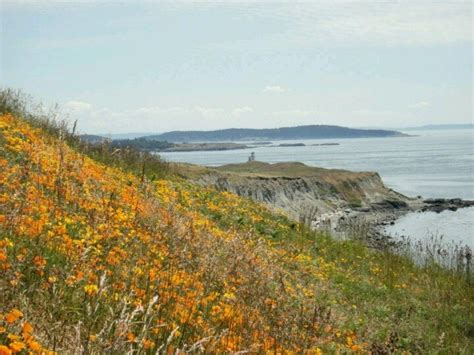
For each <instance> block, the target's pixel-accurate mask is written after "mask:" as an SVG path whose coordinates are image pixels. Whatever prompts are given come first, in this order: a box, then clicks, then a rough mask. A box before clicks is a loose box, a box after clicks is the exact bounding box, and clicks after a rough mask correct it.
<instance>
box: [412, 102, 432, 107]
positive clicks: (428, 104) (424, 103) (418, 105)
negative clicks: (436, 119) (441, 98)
mask: <svg viewBox="0 0 474 355" xmlns="http://www.w3.org/2000/svg"><path fill="white" fill-rule="evenodd" d="M429 106H431V104H430V103H429V102H428V101H420V102H417V103H416V104H414V105H412V106H411V107H412V108H425V107H429Z"/></svg>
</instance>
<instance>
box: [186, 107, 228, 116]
mask: <svg viewBox="0 0 474 355" xmlns="http://www.w3.org/2000/svg"><path fill="white" fill-rule="evenodd" d="M193 110H194V112H197V113H199V114H200V115H201V116H203V117H215V116H218V115H222V114H223V113H224V110H223V109H221V108H213V107H202V106H196V107H194V109H193Z"/></svg>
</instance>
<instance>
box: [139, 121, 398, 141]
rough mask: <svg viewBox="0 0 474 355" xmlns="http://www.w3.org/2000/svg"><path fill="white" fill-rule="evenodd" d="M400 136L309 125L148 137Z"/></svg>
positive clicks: (177, 133)
mask: <svg viewBox="0 0 474 355" xmlns="http://www.w3.org/2000/svg"><path fill="white" fill-rule="evenodd" d="M402 135H403V133H400V132H397V131H388V130H381V129H354V128H347V127H339V126H327V125H311V126H297V127H283V128H271V129H249V128H231V129H223V130H216V131H173V132H167V133H163V134H159V135H154V136H148V137H147V139H156V140H160V141H168V142H198V141H201V142H210V141H244V140H286V139H325V138H367V137H396V136H402Z"/></svg>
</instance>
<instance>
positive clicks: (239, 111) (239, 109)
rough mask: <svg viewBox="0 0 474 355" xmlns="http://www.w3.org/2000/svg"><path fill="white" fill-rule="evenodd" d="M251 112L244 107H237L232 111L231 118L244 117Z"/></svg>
mask: <svg viewBox="0 0 474 355" xmlns="http://www.w3.org/2000/svg"><path fill="white" fill-rule="evenodd" d="M250 112H253V108H251V107H248V106H244V107H237V108H235V109H233V110H232V116H235V117H239V116H241V115H244V114H246V113H250Z"/></svg>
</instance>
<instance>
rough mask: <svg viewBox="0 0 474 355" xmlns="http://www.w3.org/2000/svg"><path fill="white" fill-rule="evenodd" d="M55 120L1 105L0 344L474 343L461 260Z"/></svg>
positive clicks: (37, 347)
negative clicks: (391, 244)
mask: <svg viewBox="0 0 474 355" xmlns="http://www.w3.org/2000/svg"><path fill="white" fill-rule="evenodd" d="M39 126H41V127H43V128H42V129H40V128H37V127H39ZM44 127H47V125H45V124H43V125H41V124H38V121H36V122H35V121H31V120H29V121H27V120H25V119H22V118H19V117H14V116H12V115H9V114H5V115H2V116H1V117H0V171H1V174H0V344H1V345H0V354H9V353H10V352H14V353H26V352H27V351H32V352H34V353H41V352H46V350H45V349H49V350H51V351H57V352H72V351H82V352H86V353H125V352H130V353H157V352H161V353H175V352H176V353H179V352H183V351H189V352H199V351H202V352H234V351H250V352H303V351H306V352H308V353H321V352H329V353H333V352H336V351H341V352H348V353H350V352H358V353H366V352H372V353H379V354H383V353H398V352H399V353H402V352H404V351H408V352H413V353H426V352H430V351H440V352H451V353H453V352H456V353H465V354H468V353H470V352H471V351H472V349H473V346H474V341H473V335H474V334H473V333H474V309H473V305H474V292H473V287H472V285H471V284H469V283H468V282H466V280H465V278H461V277H460V276H457V274H456V273H454V272H448V271H446V270H444V269H442V268H440V267H437V266H436V265H435V264H433V263H426V265H424V266H416V265H414V264H413V263H412V262H411V261H410V260H409V259H407V258H405V257H402V256H397V255H394V254H391V253H389V252H386V253H380V252H374V251H372V250H369V249H367V248H365V247H364V246H363V245H362V244H360V243H358V242H357V241H335V240H333V239H332V238H331V237H330V236H327V235H324V234H318V233H314V232H311V231H308V230H307V229H306V228H305V227H304V226H300V225H296V224H295V223H293V222H292V221H289V220H288V219H286V218H285V217H283V216H280V215H277V214H273V213H271V212H270V211H269V210H268V209H266V208H265V207H264V206H262V205H259V204H257V203H254V202H252V201H249V200H245V199H242V198H239V197H238V196H236V195H232V194H230V193H225V192H217V191H215V190H212V189H206V188H202V187H199V186H196V185H193V184H191V183H189V182H186V181H185V180H182V179H179V178H178V177H174V176H168V177H164V178H159V179H157V178H156V176H158V175H159V174H158V173H156V174H155V173H153V171H151V172H150V174H145V169H143V170H141V169H135V170H134V169H133V168H130V166H129V165H126V166H122V165H121V164H119V163H117V162H116V161H115V160H113V159H112V158H110V161H107V164H105V162H106V159H104V155H100V154H98V153H97V154H95V155H94V154H88V155H89V156H87V155H86V154H84V153H81V151H82V150H81V149H82V148H81V147H80V146H75V145H74V144H71V143H70V142H69V143H68V140H67V139H66V138H65V135H59V137H58V135H55V134H52V133H51V132H48V131H47V130H46V129H45V128H44ZM53 131H54V130H53ZM90 156H92V157H94V159H92V158H91V157H90ZM113 156H115V155H110V156H109V157H113ZM111 164H112V165H111ZM117 166H120V167H121V168H118V167H117ZM156 166H157V167H158V165H156ZM127 167H128V168H129V169H126V170H124V169H125V168H127ZM152 167H153V166H152ZM150 176H154V177H155V179H152V178H151V177H150Z"/></svg>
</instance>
